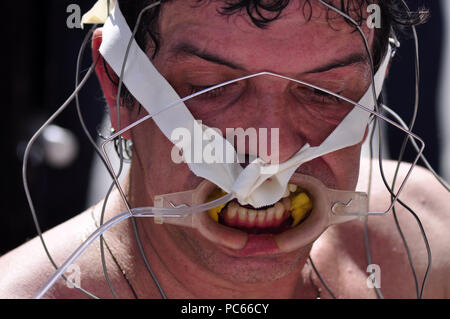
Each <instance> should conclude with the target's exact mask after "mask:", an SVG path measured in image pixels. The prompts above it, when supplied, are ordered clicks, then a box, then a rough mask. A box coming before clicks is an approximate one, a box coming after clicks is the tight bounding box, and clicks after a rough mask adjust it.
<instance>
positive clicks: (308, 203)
mask: <svg viewBox="0 0 450 319" xmlns="http://www.w3.org/2000/svg"><path fill="white" fill-rule="evenodd" d="M225 195H226V193H225V192H224V191H223V190H221V189H219V188H216V189H215V190H214V191H213V192H212V193H211V194H210V195H209V196H208V199H207V201H208V202H210V201H213V200H216V199H219V198H221V197H223V196H225ZM289 197H290V199H291V207H290V209H289V212H290V213H291V217H292V219H293V222H292V224H291V227H292V228H293V227H296V226H297V225H298V224H300V222H301V221H302V220H303V219H304V218H305V217H306V216H307V215H308V213H309V212H310V211H311V210H312V207H313V202H312V200H311V198H310V196H308V194H306V192H304V191H302V190H300V189H298V190H297V191H296V192H294V193H291V195H290V196H289ZM226 205H227V204H222V205H220V206H217V207H215V208H212V209H210V210H208V215H209V216H210V217H211V218H212V219H213V220H215V221H216V223H218V222H219V214H220V212H221V211H222V209H223V208H224V207H225V206H226Z"/></svg>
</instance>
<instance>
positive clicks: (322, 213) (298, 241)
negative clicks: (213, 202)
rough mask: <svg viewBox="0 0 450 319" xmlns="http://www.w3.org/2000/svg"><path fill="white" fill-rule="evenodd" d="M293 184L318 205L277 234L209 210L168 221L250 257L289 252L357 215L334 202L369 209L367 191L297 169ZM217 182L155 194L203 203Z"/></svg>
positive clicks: (159, 201) (162, 199) (166, 201)
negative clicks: (342, 187) (330, 184)
mask: <svg viewBox="0 0 450 319" xmlns="http://www.w3.org/2000/svg"><path fill="white" fill-rule="evenodd" d="M289 183H291V184H295V185H298V186H299V187H301V188H303V189H305V190H307V191H308V193H309V194H310V195H311V197H312V199H313V202H314V207H313V209H312V211H311V213H310V214H309V216H308V217H307V218H306V219H305V220H304V221H303V222H302V223H301V224H300V225H298V226H296V227H295V228H292V229H289V230H287V231H285V232H283V233H280V234H276V235H267V234H266V235H250V234H248V233H246V232H244V231H241V230H239V229H235V228H231V227H227V226H224V225H221V224H219V223H216V222H215V221H214V220H212V219H211V218H210V217H209V216H208V214H207V213H206V212H203V213H198V214H193V215H189V216H187V217H185V218H176V219H174V218H165V219H163V221H164V222H165V223H168V224H169V223H170V224H174V225H179V226H184V227H191V228H194V229H196V230H197V231H199V232H200V234H201V235H202V236H203V237H204V238H205V239H207V240H209V241H211V242H213V243H215V244H216V245H217V246H218V247H219V248H220V249H222V250H223V251H225V252H227V253H228V254H230V255H233V256H241V257H244V256H246V257H249V256H261V255H273V254H280V253H289V252H292V251H295V250H298V249H300V248H303V247H305V246H307V245H309V244H311V243H312V242H314V241H315V240H316V239H317V238H318V237H319V236H320V235H321V234H322V233H323V232H324V231H325V230H326V229H327V228H328V227H329V226H331V225H333V224H339V223H343V222H347V221H350V220H353V219H355V218H356V217H355V216H346V215H337V214H335V213H333V212H332V210H331V207H332V205H333V203H337V202H340V203H347V202H350V200H352V204H351V206H349V207H346V209H347V210H348V208H349V209H350V210H352V211H357V212H358V211H368V210H367V209H368V208H367V206H368V204H367V195H366V194H363V193H356V192H349V191H338V190H332V189H328V188H326V186H325V185H324V184H323V183H322V182H321V181H319V180H318V179H316V178H314V177H312V176H309V175H303V174H298V173H295V174H294V175H293V176H292V178H291V180H290V181H289ZM215 187H216V186H215V185H214V184H212V183H211V182H209V181H203V182H202V183H201V184H200V185H199V186H198V187H197V188H196V189H195V190H192V191H186V192H181V193H175V194H166V195H160V196H155V201H154V203H155V206H156V207H173V206H172V205H175V206H177V205H181V204H186V205H189V206H193V205H198V204H202V203H204V202H205V201H206V198H207V196H208V194H210V193H211V191H212V190H213V189H214V188H215Z"/></svg>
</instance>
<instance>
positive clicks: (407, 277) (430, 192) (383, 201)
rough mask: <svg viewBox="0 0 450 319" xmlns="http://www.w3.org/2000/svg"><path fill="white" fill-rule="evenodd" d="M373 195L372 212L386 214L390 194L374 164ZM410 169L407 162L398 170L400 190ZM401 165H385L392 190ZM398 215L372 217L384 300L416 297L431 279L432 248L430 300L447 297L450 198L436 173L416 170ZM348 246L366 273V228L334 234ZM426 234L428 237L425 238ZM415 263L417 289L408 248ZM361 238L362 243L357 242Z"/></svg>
mask: <svg viewBox="0 0 450 319" xmlns="http://www.w3.org/2000/svg"><path fill="white" fill-rule="evenodd" d="M372 164H373V168H374V174H373V178H372V194H371V198H370V211H379V212H382V211H385V210H386V209H387V208H388V207H389V205H390V203H391V194H390V193H389V191H388V190H387V188H386V185H385V181H383V179H382V178H381V175H380V174H379V171H380V170H379V162H378V161H376V160H374V161H373V162H372ZM409 168H410V164H407V163H402V164H401V165H400V169H399V171H398V177H397V183H396V188H395V190H396V191H397V190H398V187H399V186H400V184H401V182H402V181H403V179H404V178H405V177H406V176H407V173H408V170H409ZM396 169H397V163H396V162H391V161H384V162H383V170H384V174H385V177H386V182H387V183H388V185H392V181H393V179H394V175H395V172H396ZM399 199H400V200H401V201H402V203H403V204H405V205H406V206H407V207H405V206H404V205H402V204H400V203H397V204H395V206H394V210H391V211H390V212H388V213H387V214H385V215H383V216H373V217H370V218H369V221H368V230H369V232H368V234H369V236H368V238H369V240H370V251H371V255H372V256H371V257H372V263H373V264H377V265H379V266H380V268H381V271H382V274H383V286H382V288H384V291H385V296H386V297H390V298H416V295H417V294H416V292H417V290H419V292H420V290H421V286H422V282H423V279H424V278H425V276H426V273H427V268H428V266H429V263H428V251H427V246H428V247H429V248H430V250H431V256H432V263H431V265H430V269H429V273H428V275H427V285H426V286H425V289H424V294H423V296H424V297H425V298H448V297H450V295H449V291H450V290H449V289H450V280H449V278H450V276H449V275H450V256H449V254H448V251H449V249H450V240H449V238H450V236H449V235H450V231H449V229H450V195H449V193H448V191H447V190H446V189H445V188H444V187H443V186H442V185H441V184H440V183H439V182H438V181H437V180H436V179H435V177H434V176H433V175H432V173H431V172H429V171H428V170H426V169H424V168H422V167H418V166H417V167H415V168H414V170H413V171H412V173H411V175H410V177H409V179H408V181H407V183H406V184H405V187H404V189H403V191H402V193H401V195H400V197H399ZM334 231H335V232H336V233H338V234H339V236H340V238H341V239H342V240H343V243H342V245H344V243H347V244H348V243H352V242H353V244H352V245H351V248H347V249H352V252H351V256H352V258H353V260H354V261H355V263H356V264H357V265H359V267H361V269H362V270H364V271H366V268H365V267H367V264H368V263H367V254H366V250H365V246H364V223H363V222H360V221H358V222H352V223H349V224H344V225H341V226H339V227H338V228H336V230H334ZM422 231H423V232H424V234H425V238H426V239H425V238H424V236H423V234H422ZM402 237H403V238H404V239H405V240H406V243H407V245H408V250H409V253H410V255H411V259H412V261H413V264H414V271H415V272H416V275H417V285H416V283H415V280H414V276H413V270H412V267H411V265H410V261H409V259H408V254H407V249H406V248H405V244H404V240H403V238H402ZM356 238H358V239H359V240H355V239H356Z"/></svg>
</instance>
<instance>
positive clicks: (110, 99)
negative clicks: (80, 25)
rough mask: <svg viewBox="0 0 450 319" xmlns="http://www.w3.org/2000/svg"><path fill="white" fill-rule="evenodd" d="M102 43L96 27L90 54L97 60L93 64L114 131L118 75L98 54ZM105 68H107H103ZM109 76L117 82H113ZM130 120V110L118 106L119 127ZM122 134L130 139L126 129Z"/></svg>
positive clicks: (99, 31) (116, 117)
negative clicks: (94, 64)
mask: <svg viewBox="0 0 450 319" xmlns="http://www.w3.org/2000/svg"><path fill="white" fill-rule="evenodd" d="M101 44H102V30H101V29H97V30H95V32H94V35H93V37H92V56H93V58H94V61H97V60H98V61H97V64H96V66H95V72H96V73H97V77H98V79H99V82H100V86H101V88H102V90H103V95H104V96H105V99H106V102H107V103H108V107H109V111H110V116H111V124H112V125H113V127H114V129H115V130H116V131H119V130H118V121H117V120H118V114H117V102H116V97H117V85H116V84H115V83H117V82H118V81H119V80H118V76H117V75H116V74H115V73H114V71H113V70H112V68H111V67H110V66H109V65H108V64H107V63H106V61H105V60H104V59H103V57H102V56H101V54H100V51H99V49H100V46H101ZM105 68H107V69H105ZM111 78H112V79H113V80H114V81H116V80H117V82H115V83H113V82H112V81H111ZM131 123H132V122H131V110H130V109H129V108H127V107H125V106H123V105H121V106H120V127H121V129H123V128H125V127H127V126H128V125H130V124H131ZM122 136H123V137H124V138H126V139H128V140H131V132H130V131H127V132H125V133H124V134H122Z"/></svg>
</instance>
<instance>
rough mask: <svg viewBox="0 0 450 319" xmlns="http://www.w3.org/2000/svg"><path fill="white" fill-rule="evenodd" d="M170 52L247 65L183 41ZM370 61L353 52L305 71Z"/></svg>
mask: <svg viewBox="0 0 450 319" xmlns="http://www.w3.org/2000/svg"><path fill="white" fill-rule="evenodd" d="M170 52H171V54H172V55H173V56H174V57H175V58H176V59H179V58H189V57H197V58H200V59H202V60H205V61H208V62H212V63H215V64H219V65H224V66H227V67H229V68H231V69H234V70H244V71H245V67H243V66H242V65H239V64H237V63H235V62H231V61H227V60H226V59H225V58H223V57H221V56H219V55H217V54H214V53H211V52H207V51H205V50H201V49H200V48H198V47H196V46H194V45H193V44H191V43H185V42H181V43H179V44H177V45H175V46H174V47H173V48H172V49H171V50H170ZM368 62H369V58H368V56H367V55H366V54H362V53H352V54H350V55H348V56H346V57H343V58H339V59H335V60H333V61H331V62H328V63H327V64H325V65H322V66H319V67H317V68H315V69H313V70H310V71H307V72H305V74H314V73H323V72H327V71H330V70H333V69H337V68H343V67H346V66H350V65H354V64H360V63H368Z"/></svg>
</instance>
